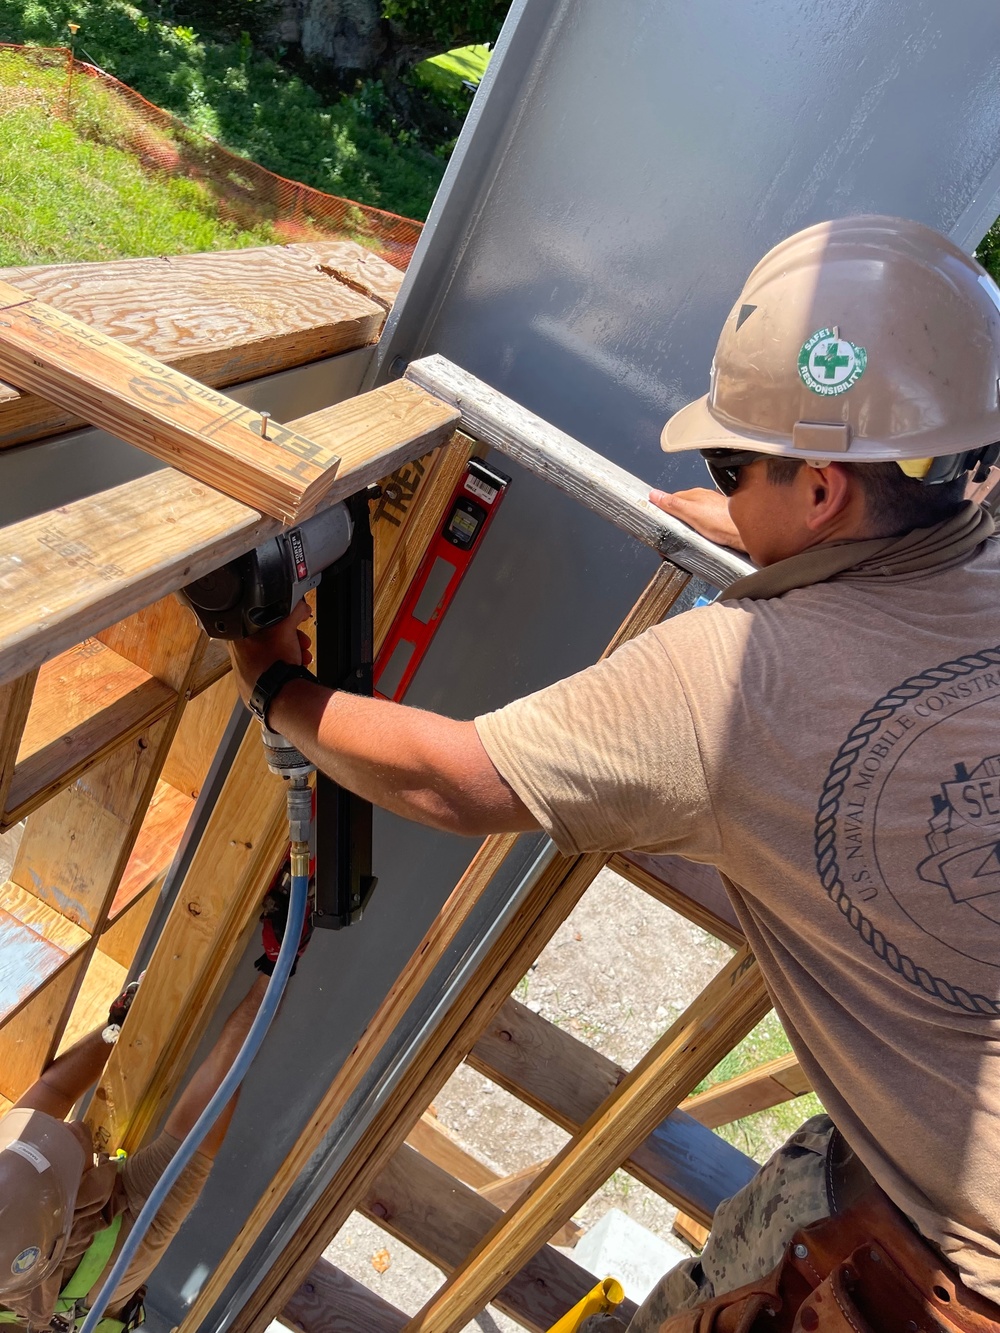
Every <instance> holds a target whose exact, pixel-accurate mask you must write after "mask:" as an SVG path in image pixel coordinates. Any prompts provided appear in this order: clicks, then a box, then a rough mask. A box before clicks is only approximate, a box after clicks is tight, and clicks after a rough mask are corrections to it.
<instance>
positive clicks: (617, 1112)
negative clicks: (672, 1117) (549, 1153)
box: [406, 948, 770, 1333]
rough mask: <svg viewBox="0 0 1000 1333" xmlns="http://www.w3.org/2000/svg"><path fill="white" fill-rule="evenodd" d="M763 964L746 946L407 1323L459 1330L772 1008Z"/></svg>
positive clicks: (443, 1332)
mask: <svg viewBox="0 0 1000 1333" xmlns="http://www.w3.org/2000/svg"><path fill="white" fill-rule="evenodd" d="M769 1008H770V1000H769V999H768V997H767V992H766V991H765V989H764V983H763V980H762V979H761V976H760V969H759V968H758V967H757V963H756V961H755V959H754V957H753V955H752V954H751V952H750V950H749V949H748V948H744V949H742V950H741V951H740V952H739V953H738V954H736V956H735V957H734V958H733V959H732V960H731V962H729V963H728V964H727V965H726V966H725V967H724V968H723V969H722V971H721V972H720V973H719V975H718V976H717V977H715V978H714V979H713V980H712V981H711V982H710V983H709V985H708V986H707V987H706V988H705V990H704V991H702V993H701V995H700V996H699V997H698V999H697V1000H695V1002H694V1003H693V1004H692V1005H690V1006H689V1007H688V1009H687V1010H686V1011H685V1013H684V1014H682V1015H681V1017H680V1018H679V1019H678V1020H677V1021H676V1022H675V1023H674V1024H673V1025H672V1026H671V1027H670V1028H669V1029H668V1030H667V1032H665V1033H664V1034H663V1036H662V1037H661V1038H660V1040H659V1041H658V1042H656V1044H655V1045H654V1046H653V1047H652V1049H651V1050H650V1051H649V1052H648V1053H647V1054H646V1055H645V1056H644V1057H643V1058H642V1060H640V1062H639V1064H637V1065H636V1067H635V1069H633V1070H632V1072H631V1073H630V1074H628V1075H627V1077H626V1078H625V1079H623V1080H622V1082H621V1083H620V1084H619V1085H618V1087H617V1088H616V1089H615V1091H614V1092H613V1093H612V1094H611V1096H610V1097H609V1098H608V1100H607V1101H606V1102H605V1104H604V1105H603V1106H602V1107H601V1108H600V1109H599V1110H598V1111H597V1112H595V1114H594V1115H593V1116H592V1117H591V1118H590V1120H589V1121H588V1122H587V1124H586V1125H585V1126H584V1128H583V1129H582V1130H581V1132H580V1134H579V1135H578V1136H577V1137H576V1138H574V1139H573V1140H571V1141H570V1143H569V1144H567V1146H566V1147H565V1148H564V1149H563V1151H562V1152H560V1153H559V1154H558V1155H557V1156H556V1157H555V1158H554V1159H553V1161H552V1164H551V1165H550V1166H549V1168H548V1170H547V1171H546V1172H545V1174H544V1175H542V1176H541V1177H540V1178H539V1179H538V1180H537V1181H536V1182H535V1186H534V1188H533V1189H532V1191H531V1193H530V1194H529V1195H528V1196H527V1197H526V1198H525V1199H522V1201H521V1202H520V1203H518V1204H516V1205H515V1206H514V1208H513V1209H512V1210H511V1211H510V1212H509V1213H507V1214H505V1216H504V1217H503V1219H502V1220H501V1221H499V1222H498V1223H497V1224H496V1225H495V1226H494V1227H493V1228H492V1230H491V1231H490V1232H489V1234H488V1235H487V1236H486V1237H485V1238H484V1239H483V1241H482V1242H481V1244H480V1245H478V1246H477V1247H476V1249H475V1251H474V1252H473V1253H472V1254H471V1255H470V1256H469V1258H468V1259H467V1260H466V1261H465V1262H464V1263H463V1264H462V1266H461V1267H460V1268H458V1269H456V1271H455V1272H454V1273H453V1274H452V1276H451V1278H450V1279H449V1280H448V1281H447V1282H446V1283H445V1285H444V1286H443V1287H442V1288H441V1290H440V1291H439V1292H438V1294H437V1295H436V1296H435V1297H433V1298H432V1299H431V1300H430V1301H428V1303H427V1304H426V1305H425V1306H424V1308H423V1309H422V1310H421V1311H420V1313H419V1314H418V1315H416V1316H415V1317H414V1318H413V1319H412V1320H411V1321H410V1323H409V1324H408V1325H407V1327H406V1333H460V1330H461V1329H463V1328H464V1327H465V1325H466V1324H467V1323H468V1321H469V1320H470V1319H471V1318H472V1317H473V1316H474V1315H475V1314H476V1313H477V1312H478V1311H479V1310H481V1309H482V1308H483V1307H484V1306H485V1305H486V1304H487V1302H488V1301H490V1300H492V1299H493V1297H494V1296H495V1295H496V1293H497V1291H499V1290H500V1288H501V1287H502V1286H503V1285H504V1283H505V1282H506V1281H507V1280H508V1279H509V1277H510V1275H511V1274H512V1273H515V1272H517V1271H518V1269H519V1268H521V1266H522V1265H523V1264H524V1263H525V1262H526V1260H527V1259H528V1258H529V1256H530V1255H532V1254H534V1252H535V1251H536V1250H537V1249H538V1247H539V1246H540V1245H541V1244H542V1243H543V1242H544V1239H545V1236H546V1235H548V1234H549V1232H550V1230H551V1228H552V1227H553V1225H558V1224H559V1223H561V1222H565V1221H567V1220H568V1219H569V1218H570V1217H571V1216H572V1214H573V1212H574V1211H575V1210H576V1209H577V1208H579V1207H580V1206H581V1205H582V1204H583V1203H585V1202H586V1200H587V1199H588V1198H589V1197H590V1196H591V1194H593V1193H594V1191H595V1190H597V1189H599V1188H600V1186H601V1185H602V1184H603V1183H604V1181H605V1180H607V1178H608V1177H609V1176H610V1175H611V1173H612V1172H613V1171H614V1170H615V1169H616V1168H617V1167H618V1165H619V1164H620V1163H621V1162H622V1161H624V1160H625V1159H626V1158H627V1157H628V1156H629V1155H630V1154H631V1153H632V1152H633V1151H634V1150H635V1149H636V1148H637V1147H638V1146H639V1144H640V1143H641V1142H642V1141H643V1139H644V1138H645V1137H646V1136H647V1135H648V1134H649V1133H650V1132H651V1131H652V1130H653V1129H655V1128H656V1126H657V1125H658V1124H659V1123H660V1121H661V1120H663V1119H664V1118H665V1117H666V1116H667V1115H669V1114H670V1112H671V1111H673V1110H675V1109H676V1107H677V1104H678V1103H679V1102H680V1100H681V1098H682V1097H683V1096H684V1093H685V1091H686V1089H688V1088H690V1087H691V1085H692V1084H693V1083H696V1082H698V1080H699V1079H701V1078H703V1077H704V1076H705V1074H707V1073H708V1071H709V1070H710V1069H711V1068H712V1067H713V1066H714V1065H715V1064H716V1063H717V1061H718V1060H719V1059H721V1057H722V1056H723V1055H725V1054H726V1052H727V1051H729V1050H731V1049H732V1047H733V1046H734V1045H735V1044H736V1043H737V1042H738V1041H740V1040H741V1039H742V1038H743V1037H744V1036H745V1035H746V1034H747V1032H749V1031H750V1029H751V1028H752V1027H753V1026H754V1025H755V1024H756V1023H757V1022H758V1021H759V1020H760V1019H761V1018H762V1017H763V1015H764V1014H765V1013H767V1011H768V1009H769Z"/></svg>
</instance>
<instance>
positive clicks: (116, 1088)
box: [87, 727, 288, 1152]
mask: <svg viewBox="0 0 1000 1333" xmlns="http://www.w3.org/2000/svg"><path fill="white" fill-rule="evenodd" d="M284 815H285V797H284V789H283V787H282V785H281V783H280V781H279V780H278V779H276V778H273V777H272V776H271V775H270V774H269V773H268V772H267V767H266V765H265V763H264V755H263V751H262V749H261V744H260V736H259V735H258V734H257V729H256V728H255V727H251V728H249V729H248V730H247V733H246V736H245V737H244V740H243V742H242V744H241V746H240V749H239V751H238V753H237V756H236V759H235V761H234V763H233V767H232V769H231V770H230V773H229V776H228V778H227V779H226V782H225V784H224V786H223V789H222V792H221V794H220V796H219V799H218V801H217V802H216V805H215V808H214V810H213V812H212V815H211V817H210V819H209V823H208V826H207V828H206V830H205V834H204V836H203V837H202V839H201V842H200V843H199V845H198V848H197V851H196V852H195V854H194V857H193V859H192V862H191V865H190V868H189V869H188V872H187V874H186V876H185V878H184V882H183V883H182V885H181V887H180V890H179V892H178V895H177V898H176V900H175V902H174V906H173V908H172V909H171V912H170V915H169V916H168V918H167V921H166V924H165V926H164V929H163V932H162V933H161V935H160V938H159V940H158V941H157V945H156V949H155V951H154V954H153V957H152V959H151V961H150V965H149V968H148V970H147V974H146V979H145V982H144V983H143V985H142V987H141V989H140V990H139V992H138V994H137V995H136V998H135V1001H134V1003H133V1005H132V1009H131V1011H130V1013H129V1021H128V1024H127V1025H126V1027H125V1028H124V1029H123V1031H122V1035H121V1038H120V1039H119V1041H118V1044H117V1045H116V1046H115V1048H114V1051H113V1052H112V1055H111V1059H110V1060H109V1062H108V1065H107V1068H106V1069H105V1071H104V1075H103V1077H102V1079H101V1083H100V1085H99V1086H98V1089H97V1095H96V1096H95V1098H94V1100H93V1102H92V1103H91V1107H90V1110H89V1112H88V1116H87V1119H88V1121H89V1123H90V1126H91V1129H92V1131H93V1133H94V1142H95V1144H96V1145H97V1147H98V1150H99V1151H102V1152H107V1151H111V1152H113V1151H114V1150H115V1149H116V1148H118V1147H125V1148H127V1149H128V1150H129V1151H131V1150H133V1149H134V1148H136V1147H138V1146H140V1145H141V1144H142V1143H143V1142H144V1140H145V1139H146V1138H147V1137H148V1135H149V1133H150V1131H151V1130H152V1128H153V1127H154V1126H155V1124H156V1123H157V1120H158V1117H159V1116H160V1114H161V1113H162V1111H163V1109H164V1108H165V1106H166V1104H167V1102H168V1100H169V1097H170V1095H171V1094H172V1092H173V1090H174V1088H175V1087H176V1085H177V1083H178V1081H179V1079H180V1076H181V1075H182V1074H183V1072H184V1070H185V1069H186V1068H187V1066H188V1064H189V1063H190V1059H191V1055H192V1053H193V1051H194V1048H195V1046H196V1045H197V1043H198V1041H199V1040H200V1038H201V1035H202V1033H203V1031H204V1028H205V1026H206V1024H207V1023H208V1020H209V1018H210V1016H211V1014H212V1013H213V1011H214V1008H215V1004H216V1003H217V1002H218V998H219V996H220V995H221V992H222V990H223V989H224V988H225V986H226V984H227V983H228V980H229V977H230V975H231V973H232V970H233V969H234V968H235V966H236V962H237V958H238V956H239V954H240V952H241V951H242V946H243V943H244V941H245V939H246V936H247V933H248V931H249V930H250V928H251V926H252V924H253V922H254V921H255V919H256V916H257V911H258V907H259V903H260V900H261V898H262V897H263V894H264V891H265V889H266V888H267V884H268V882H269V881H270V878H271V877H272V875H273V873H274V869H275V868H276V866H277V865H278V864H280V857H281V856H282V855H283V854H284V851H285V847H286V846H287V840H288V827H287V824H286V822H285V818H284Z"/></svg>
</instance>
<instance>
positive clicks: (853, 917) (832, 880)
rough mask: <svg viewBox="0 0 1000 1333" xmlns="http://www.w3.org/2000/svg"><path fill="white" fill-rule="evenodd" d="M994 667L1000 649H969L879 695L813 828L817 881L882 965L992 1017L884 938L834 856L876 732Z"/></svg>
mask: <svg viewBox="0 0 1000 1333" xmlns="http://www.w3.org/2000/svg"><path fill="white" fill-rule="evenodd" d="M994 666H1000V647H997V648H984V649H982V650H981V651H980V652H978V653H970V654H968V655H967V656H965V657H959V658H957V659H956V660H955V661H953V662H942V663H941V665H940V666H937V667H932V668H930V669H929V670H927V671H923V672H920V674H918V675H916V676H910V677H908V678H907V679H906V680H904V681H903V682H902V684H900V685H897V686H896V687H895V688H894V689H892V690H890V691H889V693H888V694H885V695H883V696H882V698H881V699H879V700H878V702H877V703H875V704H874V705H873V706H872V707H871V708H869V709H868V711H867V712H866V713H864V714H863V715H862V716H861V718H860V720H859V721H858V722H857V724H856V725H855V726H854V728H853V729H852V730H851V733H850V735H849V736H848V737H847V739H846V740H845V741H844V743H843V745H842V746H841V747H840V749H839V750H838V752H837V755H836V758H835V759H834V761H833V763H832V764H831V765H830V771H829V772H828V774H827V776H826V781H825V783H824V784H823V790H822V792H821V793H820V798H819V806H818V808H817V811H816V824H815V831H814V850H815V854H816V869H817V872H818V873H819V877H820V882H821V883H822V885H823V888H824V889H825V890H826V893H827V896H828V897H829V898H830V900H831V902H833V903H835V904H836V906H837V908H838V909H839V911H840V912H841V913H842V915H843V916H845V917H846V918H847V920H848V921H849V922H850V924H851V926H852V927H853V928H854V930H855V931H857V933H858V935H860V937H861V939H862V940H864V942H865V944H867V945H868V947H869V948H870V949H871V950H872V951H873V952H874V954H875V956H876V957H877V958H879V959H880V960H881V961H882V962H884V963H886V964H887V965H888V966H889V967H890V968H891V969H892V970H893V972H895V973H897V974H898V975H899V976H901V977H903V978H904V979H905V980H906V981H908V982H910V984H911V985H914V986H918V987H919V988H920V989H921V990H922V991H923V992H924V993H925V994H927V995H930V996H932V997H933V998H934V999H937V1000H941V1001H943V1002H944V1003H945V1004H949V1005H953V1006H955V1007H956V1008H959V1009H962V1010H964V1011H965V1012H966V1013H970V1014H981V1015H985V1016H988V1017H990V1018H993V1017H996V1016H997V1015H1000V1002H998V1001H997V1000H994V999H991V998H990V997H989V996H988V995H979V994H972V993H971V992H969V991H967V990H965V989H963V988H962V987H961V986H953V985H952V984H951V983H950V982H948V981H946V980H945V979H944V978H943V977H936V976H934V975H933V974H932V973H931V972H929V971H928V970H927V969H926V968H924V967H921V966H920V965H919V964H917V963H915V962H914V960H913V959H912V958H910V957H909V956H908V955H907V954H905V953H903V952H902V951H901V950H900V949H899V948H897V946H896V945H895V944H893V943H892V941H891V940H888V939H886V937H885V935H884V933H883V932H882V931H881V930H879V928H878V927H877V926H876V925H874V923H873V922H872V921H870V920H869V918H868V917H866V916H865V914H864V913H863V912H862V911H861V909H860V908H859V907H858V906H857V904H856V903H855V902H854V900H853V899H852V898H851V896H850V894H849V893H848V892H847V890H846V889H845V887H844V881H843V876H842V874H841V869H840V863H839V860H838V856H837V835H836V825H837V815H838V813H839V811H840V802H841V799H842V797H843V795H844V789H845V787H846V786H847V782H848V779H849V778H850V776H851V773H852V770H853V769H854V765H855V764H856V762H857V761H858V759H859V758H860V756H861V753H862V751H863V750H864V748H865V746H866V745H867V744H868V742H869V740H870V739H871V738H872V736H873V735H874V734H875V732H877V731H878V730H879V729H880V728H881V727H882V726H883V725H884V723H885V722H887V721H888V720H889V719H890V718H891V717H892V716H893V715H894V714H895V713H897V712H898V711H899V710H900V709H901V708H903V707H905V706H906V705H907V704H909V703H912V702H913V701H914V700H915V699H918V698H919V697H920V696H921V695H922V694H925V693H926V692H927V691H928V690H933V689H937V688H938V687H940V686H941V685H947V684H948V683H949V682H951V681H954V680H959V679H961V678H962V677H963V676H969V675H971V674H972V673H973V672H976V671H983V670H986V669H988V668H989V667H994Z"/></svg>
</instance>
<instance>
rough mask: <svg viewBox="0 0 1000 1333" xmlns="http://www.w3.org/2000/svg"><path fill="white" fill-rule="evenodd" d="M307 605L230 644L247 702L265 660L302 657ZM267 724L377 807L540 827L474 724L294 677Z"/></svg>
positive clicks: (486, 828) (501, 829)
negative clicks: (299, 628)
mask: <svg viewBox="0 0 1000 1333" xmlns="http://www.w3.org/2000/svg"><path fill="white" fill-rule="evenodd" d="M307 616H308V611H307V610H306V608H305V605H304V603H303V604H302V605H301V606H300V607H299V608H297V609H296V611H295V612H294V613H293V614H292V616H290V617H289V618H288V620H286V621H283V622H282V624H280V625H275V626H274V628H273V629H270V630H266V631H264V632H263V633H261V634H255V635H254V636H253V638H251V639H243V640H241V641H239V642H237V643H233V644H230V651H231V655H232V659H233V669H234V672H235V674H236V681H237V685H238V686H239V690H240V694H241V695H242V696H243V699H244V702H245V701H246V700H248V699H249V697H250V692H251V691H252V689H253V687H254V684H255V683H256V681H257V679H258V677H259V676H260V674H261V673H262V672H263V671H264V670H266V669H267V667H269V666H270V665H271V663H272V662H277V661H283V662H299V661H301V660H302V654H303V652H304V650H305V649H304V642H303V638H304V636H300V635H299V634H298V633H297V626H298V625H299V624H301V623H302V621H303V620H304V619H305V618H306V617H307ZM268 721H269V723H270V725H271V727H272V728H273V729H274V730H275V731H278V732H280V733H281V735H282V736H285V737H287V738H288V740H290V741H291V742H292V743H293V744H294V745H296V746H298V748H299V749H300V750H301V751H302V753H303V754H304V755H306V756H307V757H308V758H309V759H311V760H312V762H313V763H314V764H315V765H316V767H317V768H319V769H321V770H322V772H324V773H326V774H327V776H328V777H331V778H332V779H333V780H334V782H337V783H339V784H340V785H341V786H342V787H347V788H348V789H349V790H350V791H353V792H356V793H357V795H359V796H363V797H364V798H365V799H366V800H369V801H371V802H373V804H375V805H380V806H382V807H383V809H386V810H391V811H393V812H394V813H395V814H398V815H403V816H405V817H406V818H407V819H414V820H416V821H417V822H418V823H421V824H429V825H431V827H433V828H440V829H445V830H447V831H448V832H450V833H467V834H475V835H480V836H481V835H483V834H487V833H508V832H509V833H515V832H520V831H521V830H524V829H535V828H538V823H537V821H536V820H535V818H534V817H533V815H532V814H531V813H530V812H529V811H528V809H527V808H526V806H525V805H524V804H523V803H522V801H521V800H520V798H519V797H518V796H517V795H515V793H514V792H513V791H512V790H511V788H510V787H509V786H508V785H507V783H506V782H504V780H503V778H502V777H501V776H500V774H499V773H498V772H497V770H496V769H495V768H494V767H493V764H492V762H491V760H490V758H489V755H488V754H487V753H486V751H485V749H484V748H483V744H482V742H481V741H480V739H479V734H478V732H477V731H476V728H475V724H474V723H472V722H456V721H454V720H453V719H451V718H447V717H440V716H438V715H437V714H436V713H425V712H422V711H421V710H420V709H417V708H406V707H404V706H403V705H402V704H394V703H389V702H387V701H386V700H383V699H366V698H363V697H361V696H359V695H356V694H346V693H343V692H341V691H334V690H328V689H324V688H323V687H322V686H318V685H313V684H311V683H310V682H309V681H291V682H290V683H289V684H288V685H286V686H285V688H284V689H283V690H282V691H281V693H280V694H279V695H278V697H277V699H276V700H275V701H274V703H273V704H272V706H271V711H270V716H269V718H268Z"/></svg>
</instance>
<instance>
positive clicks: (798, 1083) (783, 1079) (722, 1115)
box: [681, 1055, 812, 1129]
mask: <svg viewBox="0 0 1000 1333" xmlns="http://www.w3.org/2000/svg"><path fill="white" fill-rule="evenodd" d="M807 1092H812V1084H811V1083H810V1082H809V1079H808V1077H807V1076H806V1073H805V1070H804V1069H803V1068H802V1066H801V1065H800V1064H799V1062H798V1059H797V1058H796V1057H795V1056H794V1055H782V1056H779V1058H778V1059H777V1060H770V1061H768V1063H767V1064H765V1065H760V1066H759V1068H757V1069H750V1070H748V1071H747V1072H746V1073H745V1074H739V1075H738V1076H737V1077H736V1078H731V1079H727V1080H726V1082H725V1083H716V1085H715V1087H714V1088H708V1089H707V1091H705V1092H699V1093H696V1094H695V1096H693V1097H688V1098H687V1099H686V1100H685V1101H683V1102H682V1103H681V1107H682V1109H683V1110H685V1111H686V1112H687V1113H688V1115H690V1116H693V1117H694V1119H695V1120H697V1121H699V1122H700V1123H701V1124H703V1125H706V1126H707V1127H708V1128H709V1129H715V1128H716V1127H717V1126H718V1125H729V1124H732V1122H733V1121H734V1120H740V1119H742V1117H743V1116H745V1115H753V1114H754V1112H755V1111H766V1110H768V1109H769V1108H770V1107H772V1106H780V1105H781V1103H782V1102H787V1101H791V1099H792V1098H793V1097H801V1096H802V1095H803V1094H804V1093H807Z"/></svg>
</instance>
